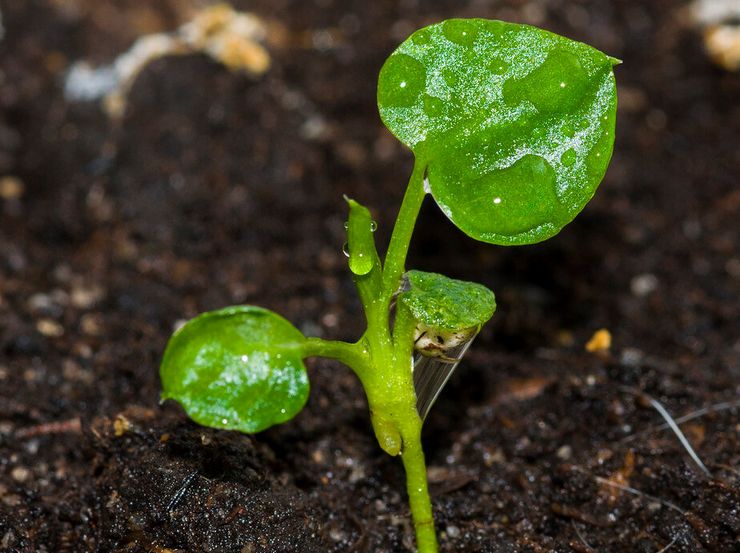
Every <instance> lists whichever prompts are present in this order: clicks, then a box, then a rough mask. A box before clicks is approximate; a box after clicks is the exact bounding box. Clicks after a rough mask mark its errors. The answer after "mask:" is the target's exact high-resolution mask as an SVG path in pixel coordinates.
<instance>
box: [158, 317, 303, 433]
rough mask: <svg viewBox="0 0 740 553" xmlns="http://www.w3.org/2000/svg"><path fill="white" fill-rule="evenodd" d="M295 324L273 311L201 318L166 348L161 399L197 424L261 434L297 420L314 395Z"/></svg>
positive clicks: (193, 321) (301, 336)
mask: <svg viewBox="0 0 740 553" xmlns="http://www.w3.org/2000/svg"><path fill="white" fill-rule="evenodd" d="M305 340H306V339H305V338H304V336H303V334H301V333H300V332H299V331H298V330H297V329H296V328H295V327H294V326H293V325H291V324H290V323H289V322H288V321H286V320H285V319H283V318H282V317H280V316H278V315H276V314H275V313H273V312H271V311H268V310H266V309H262V308H260V307H253V306H235V307H228V308H226V309H221V310H219V311H211V312H208V313H204V314H202V315H199V316H198V317H196V318H194V319H192V320H191V321H189V322H188V323H187V324H186V325H185V326H183V327H182V328H181V329H179V330H178V331H177V332H175V334H174V335H173V336H172V338H171V339H170V341H169V344H167V349H166V350H165V353H164V359H163V360H162V366H161V367H160V376H161V378H162V388H163V391H162V399H174V400H176V401H178V402H179V403H180V404H181V405H182V406H183V407H184V408H185V411H186V412H187V413H188V415H189V416H190V418H192V419H193V420H194V421H195V422H197V423H200V424H202V425H205V426H210V427H214V428H227V429H231V430H240V431H241V432H259V431H260V430H264V429H265V428H268V427H270V426H272V425H274V424H279V423H282V422H285V421H287V420H290V419H291V418H293V417H294V416H295V415H296V414H297V413H298V412H299V411H300V410H301V409H302V408H303V405H304V404H305V403H306V399H307V398H308V390H309V385H308V376H307V375H306V369H305V367H304V365H303V361H302V354H301V347H302V346H303V344H304V342H305Z"/></svg>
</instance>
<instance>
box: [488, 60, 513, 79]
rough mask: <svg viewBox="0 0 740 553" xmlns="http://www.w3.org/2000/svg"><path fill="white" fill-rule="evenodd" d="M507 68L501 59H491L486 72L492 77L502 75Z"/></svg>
mask: <svg viewBox="0 0 740 553" xmlns="http://www.w3.org/2000/svg"><path fill="white" fill-rule="evenodd" d="M508 68H509V64H508V63H506V62H505V61H504V60H502V59H501V58H491V61H490V62H489V63H488V70H489V71H490V72H491V73H493V74H494V75H503V74H504V73H506V70H507V69H508Z"/></svg>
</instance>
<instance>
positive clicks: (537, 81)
mask: <svg viewBox="0 0 740 553" xmlns="http://www.w3.org/2000/svg"><path fill="white" fill-rule="evenodd" d="M615 63H617V60H615V59H614V58H611V57H609V56H607V55H605V54H603V53H601V52H599V51H598V50H596V49H594V48H592V47H590V46H588V45H586V44H583V43H580V42H576V41H573V40H570V39H567V38H564V37H561V36H558V35H555V34H553V33H550V32H547V31H543V30H541V29H537V28H534V27H530V26H528V25H520V24H514V23H504V22H501V21H490V20H484V19H451V20H447V21H444V22H442V23H438V24H434V25H430V26H428V27H425V28H423V29H420V30H419V31H416V32H415V33H413V34H412V35H411V36H410V37H409V38H408V39H407V40H406V41H404V42H403V43H402V44H401V45H400V46H399V47H398V49H397V50H396V51H395V52H394V53H393V54H392V55H391V56H390V57H389V58H388V60H387V61H386V63H385V64H384V66H383V68H382V69H381V72H380V78H379V83H378V106H379V110H380V115H381V118H382V120H383V122H384V123H385V125H386V126H387V127H388V128H389V129H390V131H391V132H392V133H393V134H394V135H395V136H396V137H398V138H399V139H400V140H401V141H402V142H403V143H404V144H406V145H407V146H409V147H410V148H411V149H412V150H413V152H414V154H415V155H416V157H417V161H419V160H421V161H422V162H424V163H427V164H428V169H427V177H428V183H429V189H430V191H431V193H432V195H433V196H434V199H435V200H436V201H437V203H438V204H439V206H440V208H441V209H442V210H443V211H444V213H445V214H446V215H447V216H448V217H449V218H450V219H451V220H452V221H453V223H454V224H455V225H457V226H458V227H459V228H460V229H461V230H462V231H464V232H465V233H466V234H468V235H470V236H471V237H473V238H476V239H478V240H482V241H485V242H490V243H495V244H504V245H516V244H529V243H534V242H539V241H541V240H544V239H546V238H549V237H550V236H552V235H554V234H556V233H557V232H559V231H560V229H561V228H562V227H563V226H565V225H566V224H567V223H568V222H570V221H571V220H572V219H573V218H574V217H575V216H576V215H577V214H578V213H579V212H580V211H581V209H583V207H584V206H585V205H586V203H587V202H588V201H589V200H590V199H591V197H592V196H593V194H594V192H595V190H596V188H597V186H598V185H599V183H600V182H601V180H602V178H603V176H604V173H605V172H606V168H607V165H608V163H609V159H610V157H611V153H612V148H613V144H614V125H615V115H616V85H615V81H614V74H613V72H612V67H613V65H615Z"/></svg>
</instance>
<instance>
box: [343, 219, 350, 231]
mask: <svg viewBox="0 0 740 553" xmlns="http://www.w3.org/2000/svg"><path fill="white" fill-rule="evenodd" d="M344 230H349V221H345V222H344Z"/></svg>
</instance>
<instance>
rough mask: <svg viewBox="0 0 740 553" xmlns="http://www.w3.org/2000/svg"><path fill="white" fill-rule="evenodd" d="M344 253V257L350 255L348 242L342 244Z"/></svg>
mask: <svg viewBox="0 0 740 553" xmlns="http://www.w3.org/2000/svg"><path fill="white" fill-rule="evenodd" d="M342 253H343V254H344V257H349V244H348V243H347V242H345V243H344V244H342Z"/></svg>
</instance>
